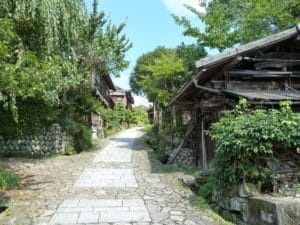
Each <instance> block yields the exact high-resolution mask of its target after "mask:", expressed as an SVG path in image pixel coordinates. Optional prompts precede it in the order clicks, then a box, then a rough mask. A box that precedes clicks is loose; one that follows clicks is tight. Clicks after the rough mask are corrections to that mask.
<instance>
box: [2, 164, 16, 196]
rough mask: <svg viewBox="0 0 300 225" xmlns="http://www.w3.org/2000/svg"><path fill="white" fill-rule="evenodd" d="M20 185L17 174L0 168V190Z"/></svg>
mask: <svg viewBox="0 0 300 225" xmlns="http://www.w3.org/2000/svg"><path fill="white" fill-rule="evenodd" d="M18 187H20V179H19V177H18V176H17V175H15V174H13V173H12V172H10V171H8V170H4V169H0V190H1V191H6V190H10V189H14V188H18Z"/></svg>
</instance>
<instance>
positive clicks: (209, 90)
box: [169, 25, 300, 170]
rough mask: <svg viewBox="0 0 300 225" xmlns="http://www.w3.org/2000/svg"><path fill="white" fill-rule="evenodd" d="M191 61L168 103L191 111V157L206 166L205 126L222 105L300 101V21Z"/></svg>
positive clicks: (210, 151)
mask: <svg viewBox="0 0 300 225" xmlns="http://www.w3.org/2000/svg"><path fill="white" fill-rule="evenodd" d="M196 67H197V69H196V71H195V72H194V75H193V77H192V79H191V80H189V81H188V82H186V83H185V84H184V85H183V86H182V87H181V89H179V90H178V91H177V92H176V94H175V95H174V97H173V99H172V100H171V102H170V104H169V105H170V106H176V107H178V108H181V110H182V111H189V112H190V113H191V115H192V118H191V121H190V124H189V125H188V130H189V131H187V134H186V135H190V134H191V133H193V132H194V133H196V134H195V136H196V137H199V138H198V139H197V143H196V145H195V146H196V147H195V149H194V150H193V151H194V153H193V155H194V161H195V164H196V165H198V166H200V167H201V168H202V169H204V170H207V169H209V168H210V167H211V161H212V159H213V158H214V152H215V148H214V143H213V142H212V140H211V139H210V137H209V136H208V135H207V134H206V132H205V130H208V129H209V127H210V126H211V123H213V122H215V121H217V120H218V118H219V116H220V112H221V111H222V110H224V109H228V108H232V107H234V106H235V105H236V104H237V102H238V101H239V99H240V98H241V97H242V98H246V99H247V100H248V102H249V103H250V104H251V105H252V106H257V105H264V106H268V107H277V106H278V104H279V102H280V101H283V100H290V101H292V103H293V107H295V108H297V106H298V105H300V25H298V26H296V28H292V29H289V30H286V31H284V32H281V33H278V34H275V35H271V36H269V37H266V38H264V39H261V40H258V41H254V42H251V43H248V44H245V45H242V46H240V47H237V48H232V49H229V50H227V51H224V52H222V53H220V54H218V55H216V56H211V57H207V58H204V59H202V60H200V61H197V62H196ZM191 131H192V132H191ZM175 155H176V154H175ZM173 157H175V156H174V155H173Z"/></svg>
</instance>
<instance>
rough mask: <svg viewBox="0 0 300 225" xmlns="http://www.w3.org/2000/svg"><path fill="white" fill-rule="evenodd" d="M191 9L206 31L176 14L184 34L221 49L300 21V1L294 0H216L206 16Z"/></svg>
mask: <svg viewBox="0 0 300 225" xmlns="http://www.w3.org/2000/svg"><path fill="white" fill-rule="evenodd" d="M188 8H189V9H190V11H192V12H193V13H194V14H196V15H197V16H198V18H199V20H200V21H201V22H202V23H204V25H205V31H204V32H203V31H202V30H201V29H200V27H197V26H194V25H193V24H192V23H191V21H189V20H188V19H187V18H185V17H182V18H180V17H178V16H175V15H174V16H173V17H174V18H175V22H176V23H177V24H179V25H180V26H183V27H184V35H186V36H191V37H194V38H196V39H197V40H198V43H199V44H203V45H204V46H208V47H211V48H218V49H219V50H224V49H226V48H229V47H232V46H234V45H235V44H243V43H247V42H250V41H253V40H257V39H260V38H262V37H265V36H267V35H270V34H273V33H277V32H279V31H282V30H285V29H288V28H291V27H293V26H294V25H295V24H297V23H299V21H300V17H299V15H300V2H299V1H294V0H285V1H282V0H258V1H248V0H213V1H211V2H210V3H209V5H208V7H207V8H206V11H207V13H206V15H203V14H201V13H199V12H197V11H196V10H195V9H194V8H191V7H188Z"/></svg>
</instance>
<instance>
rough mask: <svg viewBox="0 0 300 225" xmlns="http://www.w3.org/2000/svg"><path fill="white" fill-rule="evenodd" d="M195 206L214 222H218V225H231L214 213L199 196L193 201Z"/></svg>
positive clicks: (231, 224)
mask: <svg viewBox="0 0 300 225" xmlns="http://www.w3.org/2000/svg"><path fill="white" fill-rule="evenodd" d="M195 204H196V205H197V206H199V207H200V208H201V209H202V210H203V211H204V212H205V213H206V214H207V215H208V216H210V217H211V218H213V219H214V220H215V221H216V222H218V223H219V224H220V225H233V223H231V222H228V221H225V220H224V219H223V218H222V217H221V216H220V215H218V214H217V213H215V212H214V211H213V210H212V209H211V207H210V206H209V204H208V203H207V202H206V200H205V199H204V198H202V197H201V196H197V198H196V199H195Z"/></svg>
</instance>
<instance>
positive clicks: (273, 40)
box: [196, 24, 300, 68]
mask: <svg viewBox="0 0 300 225" xmlns="http://www.w3.org/2000/svg"><path fill="white" fill-rule="evenodd" d="M299 33H300V24H297V26H296V27H293V28H291V29H289V30H285V31H283V32H280V33H277V34H273V35H270V36H268V37H265V38H262V39H259V40H257V41H253V42H250V43H248V44H244V45H241V46H239V47H236V48H231V49H228V50H226V51H224V52H222V53H220V54H218V55H215V56H210V57H206V58H204V59H202V60H199V61H197V62H196V67H197V68H202V67H211V66H217V65H218V64H222V63H224V62H226V61H230V60H231V59H232V58H235V57H237V56H242V55H245V54H249V53H251V52H255V51H257V50H261V49H264V48H268V47H271V46H274V45H276V44H278V43H280V42H283V41H285V40H288V39H290V38H292V37H294V36H295V35H297V34H299Z"/></svg>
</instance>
